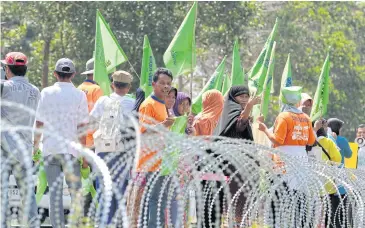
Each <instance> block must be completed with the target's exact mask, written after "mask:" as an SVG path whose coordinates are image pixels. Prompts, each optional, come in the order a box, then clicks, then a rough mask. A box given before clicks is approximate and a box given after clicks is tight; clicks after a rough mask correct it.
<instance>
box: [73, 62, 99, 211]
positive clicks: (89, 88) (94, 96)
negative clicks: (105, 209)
mask: <svg viewBox="0 0 365 228" xmlns="http://www.w3.org/2000/svg"><path fill="white" fill-rule="evenodd" d="M81 75H86V79H85V81H84V82H83V83H82V84H81V85H79V87H77V88H78V89H80V90H82V91H84V92H85V94H86V99H87V107H88V110H89V113H90V112H91V110H92V109H93V107H94V105H95V103H96V101H97V100H98V99H99V97H101V96H103V91H102V90H101V88H100V86H99V85H98V84H97V83H96V82H95V81H94V58H92V59H89V60H88V61H87V62H86V71H85V72H82V73H81ZM93 133H94V131H89V132H88V134H87V135H86V147H88V148H92V147H93V146H94V138H93ZM91 202H92V197H91V194H90V193H89V194H87V196H86V197H85V204H84V215H85V216H87V213H88V211H89V208H90V205H91Z"/></svg>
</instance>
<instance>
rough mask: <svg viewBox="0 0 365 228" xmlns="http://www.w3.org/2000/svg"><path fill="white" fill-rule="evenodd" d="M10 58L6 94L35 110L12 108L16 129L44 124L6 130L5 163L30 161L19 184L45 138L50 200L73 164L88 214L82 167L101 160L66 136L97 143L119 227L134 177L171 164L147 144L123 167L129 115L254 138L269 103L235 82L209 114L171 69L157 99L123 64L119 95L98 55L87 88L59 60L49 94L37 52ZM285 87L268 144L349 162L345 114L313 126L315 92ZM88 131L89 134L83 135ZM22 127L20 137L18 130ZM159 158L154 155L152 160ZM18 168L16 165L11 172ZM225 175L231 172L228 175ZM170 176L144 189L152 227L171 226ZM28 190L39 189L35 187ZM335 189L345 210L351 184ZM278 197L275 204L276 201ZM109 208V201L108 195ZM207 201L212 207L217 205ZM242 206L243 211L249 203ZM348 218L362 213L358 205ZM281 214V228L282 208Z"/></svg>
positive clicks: (57, 218) (156, 84)
mask: <svg viewBox="0 0 365 228" xmlns="http://www.w3.org/2000/svg"><path fill="white" fill-rule="evenodd" d="M2 65H3V68H4V71H5V73H6V79H7V80H5V81H2V83H1V98H2V101H8V102H13V103H16V104H19V105H22V107H25V108H26V109H27V111H25V110H22V109H19V108H18V107H11V106H6V105H2V106H1V119H2V122H3V123H6V124H8V125H11V126H25V127H28V128H29V129H32V128H33V126H34V125H35V131H34V132H33V131H31V130H19V131H16V132H15V133H14V132H12V133H9V132H5V131H4V132H3V131H1V156H2V165H4V164H5V163H8V165H9V166H14V165H18V166H20V167H22V170H20V171H19V172H18V173H17V174H14V175H15V177H16V180H17V182H18V183H19V184H20V183H22V182H23V181H22V178H23V176H24V175H23V174H24V173H25V172H26V169H27V167H28V168H29V166H27V165H26V164H25V163H26V161H25V160H24V159H23V158H24V154H31V153H34V154H35V153H37V151H39V149H40V144H42V149H41V151H42V156H43V158H44V160H45V161H46V162H45V172H46V176H47V182H48V186H52V188H50V198H51V199H62V191H63V186H62V185H63V179H62V180H60V178H59V177H60V176H62V173H63V172H66V170H67V172H71V174H72V175H66V176H65V178H66V182H67V185H68V186H72V188H73V189H75V190H76V191H74V193H72V194H71V195H72V201H73V202H74V203H76V204H77V203H78V204H79V205H81V204H83V205H84V214H85V215H87V213H88V210H89V208H90V205H91V201H92V196H91V194H89V195H87V196H86V197H85V198H84V199H83V197H80V196H78V195H77V194H79V193H78V191H77V190H79V189H81V176H82V170H84V169H90V168H91V172H93V167H90V166H91V165H89V163H88V161H87V159H85V158H80V156H79V154H78V152H77V150H75V148H74V147H72V146H71V144H70V143H65V142H75V141H76V142H80V143H81V144H82V145H83V146H84V147H87V148H89V149H91V150H93V151H94V152H95V153H96V154H97V155H98V156H99V157H100V158H102V159H103V160H104V161H105V163H106V164H107V166H108V168H109V169H110V170H113V171H112V172H111V175H112V181H113V188H114V190H113V192H115V191H117V192H118V193H119V194H115V193H114V194H113V197H112V201H111V204H110V206H109V209H110V210H109V214H108V219H107V224H108V225H111V224H113V218H114V217H115V214H116V212H117V210H118V207H119V204H120V203H122V202H123V203H124V201H120V199H119V198H118V195H124V194H125V192H126V190H127V186H128V183H129V182H130V181H132V180H133V178H135V177H136V176H139V177H141V178H142V179H144V182H148V181H149V180H150V179H152V178H154V176H155V174H156V172H159V171H160V169H161V163H162V160H161V159H155V156H156V154H157V153H158V152H157V151H153V150H152V151H151V150H149V149H147V148H142V150H140V154H137V155H136V159H137V163H136V169H135V170H132V171H131V170H128V169H127V168H126V166H123V165H118V162H120V161H121V160H123V159H125V158H124V157H123V156H124V155H123V153H119V152H120V151H123V150H125V149H126V148H125V147H126V145H124V144H123V143H122V142H123V140H122V139H121V138H120V137H123V136H121V135H118V134H121V133H120V131H125V129H118V126H119V123H120V122H121V121H127V120H126V119H125V116H128V115H134V116H138V119H139V124H140V129H139V131H140V133H141V134H142V136H143V135H145V134H154V131H153V129H154V127H153V126H155V125H157V126H163V127H165V128H167V129H168V128H170V127H171V126H172V125H173V124H174V121H175V119H176V117H179V116H184V115H187V116H188V123H187V126H186V129H185V134H186V135H187V137H196V136H201V137H203V136H224V137H229V138H236V139H244V140H248V141H254V134H253V130H254V129H253V128H252V122H253V121H254V120H253V119H252V116H251V113H252V109H253V107H254V106H255V105H258V104H260V103H261V99H260V97H257V96H253V97H252V96H251V93H250V91H249V88H247V87H246V86H243V85H242V86H233V87H231V88H230V90H229V91H228V93H227V95H226V96H224V95H223V94H221V92H220V91H218V90H214V89H212V90H209V91H207V92H205V93H204V94H203V97H202V112H201V113H191V106H192V98H191V97H189V95H188V94H186V93H184V92H179V91H178V90H177V89H176V88H173V87H172V82H173V75H172V73H171V71H169V70H168V69H165V68H158V69H157V71H156V72H155V74H154V75H153V78H152V86H153V93H152V94H151V95H150V96H147V97H145V94H144V91H143V90H142V89H141V88H136V96H135V98H134V97H133V96H131V95H130V94H129V92H130V89H131V87H132V84H131V83H132V81H133V77H132V75H131V74H130V73H128V72H126V71H121V70H119V71H115V72H114V73H113V74H112V76H111V79H112V80H111V86H112V90H113V93H112V94H110V95H103V91H102V90H101V88H100V86H99V85H98V83H96V82H95V81H94V71H93V67H94V60H93V59H90V60H89V61H88V62H87V63H86V71H85V72H83V73H82V74H81V75H85V76H86V78H85V81H84V82H83V83H82V84H81V85H80V86H79V87H78V88H76V87H75V86H74V84H73V83H72V79H73V78H74V77H75V75H76V69H75V65H74V63H73V62H72V60H70V59H67V58H62V59H59V60H58V61H57V63H56V65H55V68H54V72H53V74H54V77H55V78H56V79H57V82H56V83H55V84H54V85H52V86H49V87H47V88H44V89H43V90H42V91H41V92H40V91H39V89H38V88H37V87H35V86H34V85H32V84H31V83H30V82H29V81H28V80H27V78H26V72H27V65H28V59H27V57H26V56H25V55H24V54H23V53H20V52H10V53H8V54H7V55H6V56H5V59H4V60H2ZM282 94H283V96H282V99H281V101H280V105H281V112H280V114H279V115H278V116H277V117H276V120H275V123H274V126H273V127H272V128H270V127H267V126H266V124H265V120H264V118H263V117H261V116H260V117H259V118H258V119H257V122H258V124H259V130H260V131H261V132H263V134H265V135H266V137H267V139H268V146H270V147H274V148H277V149H278V150H280V151H282V153H284V154H285V155H288V156H293V157H295V158H296V159H304V160H306V159H308V158H309V157H313V158H317V159H320V160H330V161H332V162H336V163H338V166H339V167H342V166H343V165H344V159H345V158H350V157H351V156H352V150H351V148H350V146H349V142H348V140H347V139H346V138H345V137H343V136H342V135H341V129H342V128H343V127H344V125H345V122H344V121H342V120H339V119H337V118H330V119H328V120H325V119H323V118H321V119H319V120H317V121H315V122H314V123H312V121H311V120H310V118H309V114H310V112H311V108H312V105H313V100H312V98H311V97H310V96H309V95H308V94H305V93H302V87H298V86H292V87H286V88H283V89H282ZM29 110H31V111H33V113H34V115H30V114H29V113H28V112H29ZM14 117H17V118H14ZM123 118H124V119H123ZM147 126H148V127H147ZM151 129H152V130H151ZM80 132H87V133H86V134H80ZM14 134H15V135H16V136H17V137H14ZM357 137H358V138H364V137H365V126H364V125H363V124H362V125H359V127H358V129H357ZM20 144H21V146H20ZM208 153H209V151H208ZM111 154H112V156H111ZM364 157H365V153H359V159H358V161H359V162H358V166H359V167H362V168H363V167H364V166H365V159H364ZM151 161H153V162H152V163H153V164H152V165H151V164H150V163H151ZM80 164H81V165H80ZM236 169H239V167H230V170H233V171H234V170H236ZM9 170H11V169H9ZM131 173H133V175H132V174H131ZM9 175H10V172H9V173H8V175H7V177H9ZM225 175H226V176H227V175H229V174H228V173H225ZM132 176H133V177H132ZM3 177H4V175H3ZM75 177H76V179H75ZM166 178H167V177H166V176H159V177H158V179H157V180H155V181H156V182H155V184H154V185H153V186H152V187H150V188H152V189H148V188H149V186H145V187H146V189H144V191H147V190H149V194H150V195H149V197H150V198H149V202H148V206H147V207H148V209H147V220H148V227H151V228H152V227H158V222H159V224H162V226H163V227H165V226H167V224H166V221H167V220H166V218H165V217H166V213H161V212H160V211H159V207H160V206H161V207H162V208H165V207H166V203H167V202H166V201H167V200H166V199H167V198H164V200H162V202H161V199H160V193H161V191H163V189H162V186H163V183H164V181H165V179H166ZM210 178H212V175H210V176H209V175H208V176H206V177H203V178H202V180H201V181H202V185H203V186H204V185H211V184H214V185H215V184H216V185H217V186H219V184H220V183H219V182H220V181H219V180H217V179H216V178H213V179H214V181H212V179H210ZM238 178H240V179H242V180H241V181H242V182H243V181H244V180H243V179H244V177H242V176H238ZM237 183H238V182H231V183H230V186H229V189H230V191H231V193H232V194H233V193H234V192H236V191H237V190H238V189H239V188H240V186H238V185H237ZM93 185H95V186H96V188H97V189H98V188H100V180H99V179H96V181H95V182H94V183H93ZM283 185H285V187H286V188H288V189H292V190H294V191H300V189H298V181H297V180H296V179H295V178H293V177H291V176H290V175H289V174H288V175H287V177H286V179H285V181H284V182H283ZM23 187H24V188H29V187H30V186H23ZM141 188H142V187H141ZM326 190H327V194H328V195H329V197H330V200H331V207H332V212H333V213H335V212H336V209H337V208H338V207H339V204H340V202H342V201H346V200H347V198H346V191H347V189H346V188H345V187H344V186H333V185H331V184H328V185H326ZM141 192H143V191H141ZM141 194H142V193H141ZM166 197H167V196H166ZM219 197H220V201H222V202H223V201H224V199H223V198H224V197H225V196H224V195H223V193H222V194H220V195H219ZM241 197H242V199H240V200H239V202H244V201H245V199H244V197H243V195H242V196H241ZM81 199H82V200H81ZM176 201H177V196H175V197H174V198H173V200H172V202H171V208H172V209H171V218H172V223H173V224H176V223H177V222H176V221H177V220H178V219H181V218H179V217H178V216H177V211H176V207H177V206H176V205H177V203H176ZM139 204H140V205H144V204H145V202H142V201H141V202H140V203H139ZM274 204H275V203H274V202H273V203H272V206H273V208H274V207H275V205H274ZM99 205H100V206H101V207H105V206H106V205H103V204H102V201H100V200H99ZM205 206H206V207H209V205H205ZM30 208H31V209H30V213H29V215H28V218H29V219H28V222H29V225H30V226H31V227H36V225H35V224H34V220H35V218H36V217H37V206H36V200H35V196H32V198H31V202H30ZM174 208H175V209H174ZM238 208H241V209H242V210H243V206H242V207H238ZM2 213H5V212H2ZM236 213H237V214H238V216H237V217H239V215H240V214H242V211H240V210H238V211H237V212H236ZM158 216H159V217H158ZM347 216H348V217H351V216H352V215H351V211H350V210H349V211H348V214H347ZM137 217H138V216H137ZM2 218H4V216H2ZM337 218H338V219H339V221H338V223H337V225H338V224H341V221H340V218H339V217H337ZM50 219H51V224H52V226H53V227H65V222H64V221H65V219H64V214H63V205H62V203H59V202H57V200H51V201H50ZM273 219H274V223H273V224H274V227H275V211H274V209H273ZM203 220H204V224H205V225H204V227H210V224H215V222H216V218H215V216H214V213H213V215H205V216H204V219H203ZM326 223H328V224H329V221H328V220H326ZM2 225H4V221H2ZM326 225H327V224H326ZM4 227H6V225H5V226H4ZM330 227H339V226H335V225H333V226H332V223H331V226H330Z"/></svg>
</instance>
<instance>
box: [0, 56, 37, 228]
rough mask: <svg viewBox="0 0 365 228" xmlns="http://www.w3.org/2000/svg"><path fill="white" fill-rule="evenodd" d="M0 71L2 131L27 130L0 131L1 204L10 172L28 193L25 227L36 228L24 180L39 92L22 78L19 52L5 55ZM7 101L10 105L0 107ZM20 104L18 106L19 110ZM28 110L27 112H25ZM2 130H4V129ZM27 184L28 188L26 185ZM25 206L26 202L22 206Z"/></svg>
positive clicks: (23, 67)
mask: <svg viewBox="0 0 365 228" xmlns="http://www.w3.org/2000/svg"><path fill="white" fill-rule="evenodd" d="M1 63H2V65H3V70H4V72H5V74H6V78H7V79H8V80H7V81H1V99H2V102H1V121H2V122H1V126H2V128H3V127H5V128H6V129H10V128H11V127H24V128H27V129H22V130H21V129H19V130H16V131H12V132H9V131H8V130H2V131H1V160H2V161H1V166H2V172H3V180H4V181H3V185H2V186H3V187H2V189H3V191H4V192H6V193H5V194H2V202H7V199H6V198H3V197H8V194H7V190H8V189H6V184H5V183H8V179H9V176H10V170H12V171H11V172H12V173H13V174H14V176H15V178H16V181H17V184H18V187H19V189H21V190H28V192H25V191H24V192H21V194H22V196H23V197H27V193H29V190H30V191H31V194H30V197H31V198H30V201H28V200H24V201H23V203H24V204H23V206H24V207H26V206H29V213H28V214H27V219H28V225H29V226H30V227H37V224H35V223H36V221H37V215H38V213H37V204H36V199H35V195H34V192H33V189H34V186H33V185H32V184H30V183H32V181H31V182H28V181H27V180H31V179H29V178H32V159H31V156H32V151H33V142H32V136H33V131H32V130H33V126H34V121H35V111H36V110H37V106H38V102H39V98H40V92H39V90H38V88H37V87H35V86H34V85H32V84H30V83H29V81H28V79H27V78H26V77H25V75H26V72H27V64H28V60H27V57H26V56H25V55H24V54H23V53H21V52H10V53H8V54H7V55H6V56H5V60H1ZM4 102H11V103H13V104H14V106H10V105H7V104H4ZM19 105H22V107H19ZM25 109H28V110H25ZM5 128H4V129H5ZM29 184H30V185H29ZM25 203H29V204H28V205H26V204H25ZM6 211H7V210H2V212H1V215H2V216H1V220H2V221H1V226H2V227H6V224H5V223H4V222H6V217H7V216H6V215H5V213H6Z"/></svg>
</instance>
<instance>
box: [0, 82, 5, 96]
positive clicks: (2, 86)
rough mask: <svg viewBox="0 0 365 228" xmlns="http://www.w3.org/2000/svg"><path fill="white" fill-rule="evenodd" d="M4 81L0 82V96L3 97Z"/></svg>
mask: <svg viewBox="0 0 365 228" xmlns="http://www.w3.org/2000/svg"><path fill="white" fill-rule="evenodd" d="M3 90H4V83H1V97H3Z"/></svg>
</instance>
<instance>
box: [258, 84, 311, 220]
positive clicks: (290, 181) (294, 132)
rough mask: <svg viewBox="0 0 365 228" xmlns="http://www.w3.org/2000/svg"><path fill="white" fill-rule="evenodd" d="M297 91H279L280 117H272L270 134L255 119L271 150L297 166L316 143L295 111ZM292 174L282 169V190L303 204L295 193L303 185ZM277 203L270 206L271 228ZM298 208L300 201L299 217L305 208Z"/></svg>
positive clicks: (305, 120) (303, 117)
mask: <svg viewBox="0 0 365 228" xmlns="http://www.w3.org/2000/svg"><path fill="white" fill-rule="evenodd" d="M301 91H302V87H299V86H291V87H284V88H282V95H283V96H282V100H281V101H282V103H283V106H282V110H281V113H280V114H279V115H278V116H277V117H276V120H275V124H274V129H273V132H270V131H269V129H268V128H267V127H266V125H265V124H264V122H263V117H259V118H258V123H259V130H260V131H263V132H264V133H265V134H266V136H267V137H268V138H269V139H270V141H271V142H272V143H273V145H274V147H275V148H277V149H279V150H281V151H282V152H283V153H284V154H285V155H287V157H288V159H290V158H291V159H292V160H293V161H296V162H300V160H303V162H306V159H307V152H306V145H309V146H311V145H313V144H314V143H315V140H316V136H315V133H314V131H313V127H312V122H311V120H310V119H309V116H308V115H307V114H305V113H303V112H302V111H301V110H299V109H298V108H297V107H298V106H299V102H300V100H301ZM293 172H294V170H288V169H286V174H285V175H283V181H284V183H283V186H284V187H285V188H287V187H288V188H289V189H291V190H292V191H293V192H295V193H298V194H299V195H300V196H301V198H302V199H301V200H302V201H305V195H304V194H302V193H300V192H299V191H298V190H300V189H301V188H302V186H303V185H305V183H303V181H304V180H303V179H301V180H300V181H299V180H298V179H297V177H296V176H295V175H293ZM278 197H279V196H278ZM280 200H282V199H279V201H277V200H276V202H274V201H273V202H272V214H273V222H274V224H273V227H276V226H277V224H275V222H276V221H277V220H276V217H277V214H276V213H275V207H276V208H277V207H278V203H279V204H280ZM302 205H303V204H301V201H299V202H297V208H298V213H303V210H304V208H305V207H302ZM303 222H305V221H303V220H302V223H303ZM302 225H303V224H302ZM296 226H297V227H298V226H300V224H296ZM301 227H302V226H301Z"/></svg>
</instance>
